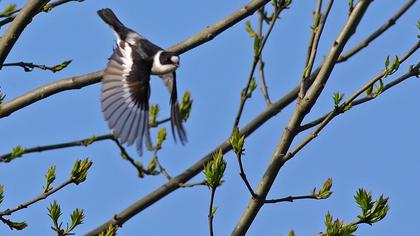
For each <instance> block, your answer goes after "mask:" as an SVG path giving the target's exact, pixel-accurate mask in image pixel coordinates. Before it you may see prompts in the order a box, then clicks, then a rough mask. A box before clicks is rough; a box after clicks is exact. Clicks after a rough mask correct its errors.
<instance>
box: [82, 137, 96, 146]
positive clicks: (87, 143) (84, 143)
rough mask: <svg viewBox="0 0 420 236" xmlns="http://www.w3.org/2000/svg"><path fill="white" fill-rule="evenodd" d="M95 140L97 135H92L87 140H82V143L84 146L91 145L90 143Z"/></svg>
mask: <svg viewBox="0 0 420 236" xmlns="http://www.w3.org/2000/svg"><path fill="white" fill-rule="evenodd" d="M95 141H96V136H92V137H90V138H87V139H85V140H82V145H83V146H89V145H91V144H92V143H93V142H95Z"/></svg>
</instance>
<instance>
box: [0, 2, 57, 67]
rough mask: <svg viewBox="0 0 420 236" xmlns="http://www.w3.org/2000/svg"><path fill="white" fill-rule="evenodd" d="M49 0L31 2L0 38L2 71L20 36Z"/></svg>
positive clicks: (0, 64)
mask: <svg viewBox="0 0 420 236" xmlns="http://www.w3.org/2000/svg"><path fill="white" fill-rule="evenodd" d="M48 1H49V0H29V1H28V3H27V4H26V5H25V6H24V7H23V8H22V10H21V11H20V12H19V14H18V15H17V16H16V18H15V19H14V20H13V23H12V25H11V26H10V27H9V28H8V29H7V30H6V32H5V33H4V34H3V36H2V37H1V38H0V69H1V67H2V65H3V63H4V60H6V57H7V55H9V52H10V50H12V47H13V45H15V43H16V41H17V40H18V38H19V36H20V34H21V33H22V32H23V30H24V29H25V27H26V26H27V25H28V24H29V23H30V22H31V20H32V18H33V17H34V16H35V15H36V14H37V13H38V12H39V11H40V9H41V8H42V7H43V6H44V5H45V4H46V3H47V2H48Z"/></svg>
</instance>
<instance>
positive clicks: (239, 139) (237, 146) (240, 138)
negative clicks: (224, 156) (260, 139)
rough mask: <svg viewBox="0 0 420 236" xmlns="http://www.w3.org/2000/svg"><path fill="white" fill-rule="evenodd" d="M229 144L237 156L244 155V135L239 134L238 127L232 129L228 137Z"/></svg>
mask: <svg viewBox="0 0 420 236" xmlns="http://www.w3.org/2000/svg"><path fill="white" fill-rule="evenodd" d="M229 142H230V145H232V148H233V151H234V152H235V153H236V155H237V156H241V155H242V154H244V151H245V149H244V144H245V135H241V134H240V132H239V128H238V127H235V128H234V129H233V133H232V135H231V136H230V139H229Z"/></svg>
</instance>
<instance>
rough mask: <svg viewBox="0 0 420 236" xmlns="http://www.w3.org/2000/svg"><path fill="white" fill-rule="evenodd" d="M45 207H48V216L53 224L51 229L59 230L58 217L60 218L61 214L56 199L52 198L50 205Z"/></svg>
mask: <svg viewBox="0 0 420 236" xmlns="http://www.w3.org/2000/svg"><path fill="white" fill-rule="evenodd" d="M47 209H48V216H49V217H50V218H51V220H52V221H53V224H54V227H53V229H55V230H59V229H60V226H59V224H58V219H59V218H60V216H61V214H62V213H61V208H60V205H58V203H57V201H55V200H54V202H52V203H50V206H49V207H48V208H47ZM56 232H57V231H56Z"/></svg>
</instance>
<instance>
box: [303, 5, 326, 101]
mask: <svg viewBox="0 0 420 236" xmlns="http://www.w3.org/2000/svg"><path fill="white" fill-rule="evenodd" d="M333 2H334V1H329V3H328V5H327V9H326V10H325V13H321V5H322V0H318V4H317V8H316V11H315V15H314V18H315V19H314V24H313V26H312V35H311V39H310V40H309V46H308V55H307V58H306V64H305V69H304V70H303V74H302V78H301V82H300V90H299V95H298V97H299V98H300V99H302V98H303V97H304V96H305V94H306V90H307V89H308V88H309V85H310V82H311V81H310V80H309V77H310V76H311V74H312V67H313V65H314V61H315V57H316V54H317V50H318V43H319V40H320V39H321V34H322V31H323V30H324V25H325V22H326V20H327V18H328V14H329V13H330V10H331V7H332V4H333Z"/></svg>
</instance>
